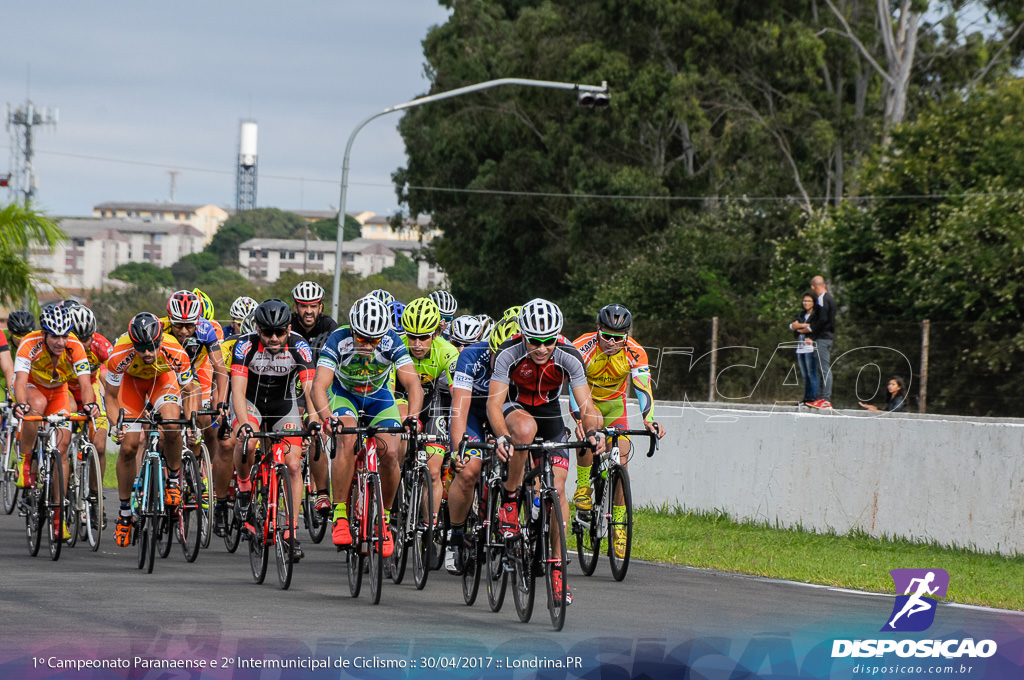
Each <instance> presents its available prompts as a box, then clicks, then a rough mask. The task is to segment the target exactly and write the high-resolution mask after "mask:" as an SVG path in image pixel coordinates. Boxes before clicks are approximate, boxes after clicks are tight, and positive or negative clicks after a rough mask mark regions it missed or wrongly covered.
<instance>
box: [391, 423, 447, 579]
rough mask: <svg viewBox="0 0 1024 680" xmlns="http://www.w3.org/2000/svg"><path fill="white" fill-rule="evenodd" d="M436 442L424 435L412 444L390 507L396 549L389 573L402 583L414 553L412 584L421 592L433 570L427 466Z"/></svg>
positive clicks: (431, 499)
mask: <svg viewBox="0 0 1024 680" xmlns="http://www.w3.org/2000/svg"><path fill="white" fill-rule="evenodd" d="M436 440H437V437H436V436H435V435H428V434H425V433H422V432H421V433H419V434H417V435H416V437H415V439H413V440H411V441H410V445H409V446H408V447H407V449H406V453H405V461H404V463H403V465H402V475H401V478H400V479H399V482H398V491H397V493H396V494H395V503H394V506H393V507H392V508H391V522H390V529H391V532H392V534H393V535H394V539H395V549H394V552H392V554H391V557H389V558H387V564H388V573H389V574H390V576H391V580H392V581H394V582H395V583H396V584H398V583H401V582H402V580H403V578H404V576H405V569H406V564H407V562H408V560H409V555H410V553H411V554H412V563H413V582H414V583H415V584H416V589H417V590H422V589H423V587H424V586H425V585H426V584H427V575H428V574H429V573H430V569H431V568H432V567H431V564H432V557H431V546H432V545H433V544H434V540H433V534H434V532H435V531H436V527H435V525H434V522H433V508H434V488H433V484H432V482H431V479H430V469H429V468H428V467H427V458H428V454H427V449H426V444H427V443H428V442H434V441H436ZM413 442H414V443H415V444H413Z"/></svg>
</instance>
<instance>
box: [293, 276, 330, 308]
mask: <svg viewBox="0 0 1024 680" xmlns="http://www.w3.org/2000/svg"><path fill="white" fill-rule="evenodd" d="M292 299H294V300H295V302H296V304H298V303H300V302H305V303H310V302H320V301H321V300H323V299H324V289H323V286H321V285H320V284H319V283H316V282H315V281H300V282H299V284H298V285H296V286H295V287H294V288H292Z"/></svg>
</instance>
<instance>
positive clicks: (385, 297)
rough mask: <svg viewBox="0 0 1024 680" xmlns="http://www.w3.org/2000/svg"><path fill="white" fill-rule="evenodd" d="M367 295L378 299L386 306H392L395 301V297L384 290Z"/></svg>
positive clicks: (377, 290) (373, 291) (372, 291)
mask: <svg viewBox="0 0 1024 680" xmlns="http://www.w3.org/2000/svg"><path fill="white" fill-rule="evenodd" d="M367 295H372V296H373V297H375V298H377V299H378V300H380V301H381V302H383V303H384V304H386V305H390V304H391V303H392V302H394V301H395V296H394V295H392V294H391V293H389V292H388V291H386V290H384V289H383V288H378V289H376V290H371V291H370V292H369V293H367Z"/></svg>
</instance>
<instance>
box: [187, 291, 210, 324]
mask: <svg viewBox="0 0 1024 680" xmlns="http://www.w3.org/2000/svg"><path fill="white" fill-rule="evenodd" d="M192 292H193V293H195V294H196V295H198V296H199V301H200V302H202V308H203V318H204V319H206V320H207V321H213V300H211V299H210V296H209V295H207V294H206V293H204V292H203V291H201V290H200V289H198V288H193V289H192Z"/></svg>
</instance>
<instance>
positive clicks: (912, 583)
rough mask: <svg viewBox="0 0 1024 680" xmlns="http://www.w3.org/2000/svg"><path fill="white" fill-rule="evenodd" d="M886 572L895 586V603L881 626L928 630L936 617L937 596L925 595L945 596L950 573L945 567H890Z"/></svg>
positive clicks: (898, 629) (884, 628) (911, 630)
mask: <svg viewBox="0 0 1024 680" xmlns="http://www.w3.org/2000/svg"><path fill="white" fill-rule="evenodd" d="M889 574H890V575H891V576H892V580H893V583H894V584H895V586H896V603H895V604H894V605H893V607H892V614H891V615H890V616H889V622H888V623H886V624H885V626H884V627H883V628H882V630H883V631H902V632H915V631H922V630H927V629H928V628H929V627H930V626H931V625H932V622H934V621H935V609H936V608H937V606H938V600H936V599H934V598H932V597H928V596H929V595H934V596H936V597H945V596H946V589H947V588H948V587H949V574H948V573H946V570H945V569H893V570H892V571H890V572H889ZM900 593H903V594H902V595H901V594H900Z"/></svg>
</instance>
